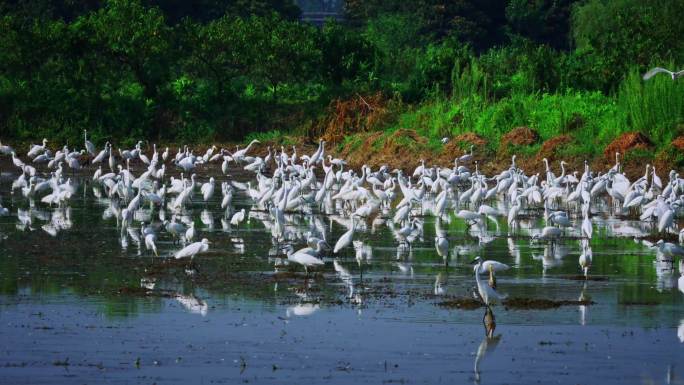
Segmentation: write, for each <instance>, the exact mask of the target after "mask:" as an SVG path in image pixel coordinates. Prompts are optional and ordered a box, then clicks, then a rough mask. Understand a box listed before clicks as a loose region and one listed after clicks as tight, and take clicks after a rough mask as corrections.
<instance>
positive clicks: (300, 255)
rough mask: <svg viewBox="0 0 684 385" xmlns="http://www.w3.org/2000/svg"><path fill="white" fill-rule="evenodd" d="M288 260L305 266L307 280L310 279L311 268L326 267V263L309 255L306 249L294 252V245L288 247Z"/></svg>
mask: <svg viewBox="0 0 684 385" xmlns="http://www.w3.org/2000/svg"><path fill="white" fill-rule="evenodd" d="M287 260H288V261H290V262H294V263H296V264H299V265H301V266H303V267H304V271H305V272H306V276H307V278H308V277H309V268H311V267H315V266H323V265H325V262H323V261H322V260H320V259H318V258H316V257H315V256H313V255H311V254H309V253H307V252H306V251H305V250H304V249H301V250H297V251H294V248H293V247H292V245H288V246H287Z"/></svg>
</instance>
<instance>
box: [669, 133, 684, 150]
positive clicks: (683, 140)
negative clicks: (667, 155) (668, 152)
mask: <svg viewBox="0 0 684 385" xmlns="http://www.w3.org/2000/svg"><path fill="white" fill-rule="evenodd" d="M672 146H673V147H674V148H676V149H677V150H680V151H684V135H682V136H679V137H677V138H676V139H675V140H673V141H672Z"/></svg>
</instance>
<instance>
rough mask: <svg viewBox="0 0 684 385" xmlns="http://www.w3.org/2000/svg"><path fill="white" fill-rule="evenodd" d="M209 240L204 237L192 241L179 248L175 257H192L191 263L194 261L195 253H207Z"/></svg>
mask: <svg viewBox="0 0 684 385" xmlns="http://www.w3.org/2000/svg"><path fill="white" fill-rule="evenodd" d="M210 243H211V242H209V240H208V239H207V238H203V239H202V240H201V241H200V242H194V243H191V244H189V245H187V246H185V247H184V248H182V249H180V250H178V251H177V252H176V253H175V254H174V255H173V257H174V258H176V259H182V258H190V263H191V265H192V264H193V263H194V259H195V255H197V254H202V253H206V252H207V251H209V244H210Z"/></svg>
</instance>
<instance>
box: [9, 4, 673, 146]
mask: <svg viewBox="0 0 684 385" xmlns="http://www.w3.org/2000/svg"><path fill="white" fill-rule="evenodd" d="M309 3H310V1H309ZM344 12H345V15H344V16H345V20H344V21H342V22H333V21H329V22H328V23H326V24H325V25H324V26H323V27H321V28H317V27H315V26H312V25H309V24H307V23H303V22H300V21H299V18H300V15H301V10H300V8H299V7H298V6H297V5H296V4H295V3H294V2H293V1H290V0H228V1H219V0H108V1H105V0H35V1H21V0H5V1H1V2H0V136H2V137H3V138H17V139H30V138H38V137H42V136H49V137H51V138H54V139H58V140H68V139H71V140H77V139H76V138H79V137H80V135H81V133H82V130H83V129H88V130H89V131H90V133H91V135H92V136H93V137H94V138H95V140H96V141H102V140H105V139H110V140H112V139H113V140H123V141H125V140H134V139H137V138H140V137H145V138H148V139H150V140H155V141H156V140H159V141H180V140H187V141H204V140H240V139H242V138H243V137H244V136H245V135H247V134H248V133H250V132H254V131H258V132H263V131H267V130H274V129H277V130H291V129H294V128H297V127H299V126H302V125H306V124H311V122H315V121H316V120H317V119H320V117H321V116H323V115H325V114H326V111H327V108H328V106H329V105H330V103H331V101H332V100H335V99H338V98H340V99H344V98H347V97H351V96H353V95H357V94H369V93H376V92H381V93H382V94H384V95H386V96H387V97H388V98H395V99H398V100H400V101H401V102H402V103H405V104H406V105H419V104H421V103H424V102H426V101H428V100H431V99H434V98H436V97H439V98H447V99H448V100H453V102H454V103H457V102H458V100H459V98H463V97H464V96H467V95H464V92H470V91H464V90H466V89H467V88H466V87H464V84H466V83H467V82H468V81H470V82H471V83H472V82H473V79H472V76H474V75H473V69H474V68H476V69H477V71H479V72H478V73H480V75H479V76H482V78H483V79H484V82H483V83H482V84H485V85H486V87H480V88H479V92H480V93H482V96H483V98H485V99H486V100H487V102H488V103H495V102H496V101H497V100H501V99H503V98H507V97H510V96H511V95H513V94H518V93H523V94H544V93H564V92H568V90H581V91H599V92H601V93H603V94H605V95H613V94H614V93H616V92H617V91H618V89H619V87H620V84H621V83H622V82H623V81H624V79H625V77H626V75H627V74H628V73H629V72H630V69H632V70H634V69H636V70H637V71H643V70H644V69H646V68H647V67H648V66H649V65H652V64H654V63H682V62H683V61H684V60H683V59H684V57H683V56H684V46H683V45H684V39H681V36H684V23H681V22H680V20H678V19H679V18H680V16H681V15H684V2H682V1H678V0H654V1H649V2H643V1H638V0H614V1H602V0H588V1H572V0H556V1H552V0H510V1H506V2H504V1H494V0H454V1H440V0H416V1H404V0H347V1H346V2H345V3H344Z"/></svg>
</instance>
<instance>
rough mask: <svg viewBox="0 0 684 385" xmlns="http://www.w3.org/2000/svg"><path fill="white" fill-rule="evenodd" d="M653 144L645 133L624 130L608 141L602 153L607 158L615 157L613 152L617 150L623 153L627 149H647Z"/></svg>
mask: <svg viewBox="0 0 684 385" xmlns="http://www.w3.org/2000/svg"><path fill="white" fill-rule="evenodd" d="M652 146H653V143H652V142H651V140H650V139H648V138H647V137H646V135H644V134H642V133H640V132H626V133H624V134H622V135H620V136H618V137H617V138H615V140H613V141H612V142H610V144H609V145H608V146H606V149H605V150H603V155H604V156H605V157H606V159H607V160H613V159H615V153H616V152H619V153H620V154H621V155H625V154H626V153H627V152H628V151H631V150H635V149H648V148H651V147H652Z"/></svg>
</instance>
